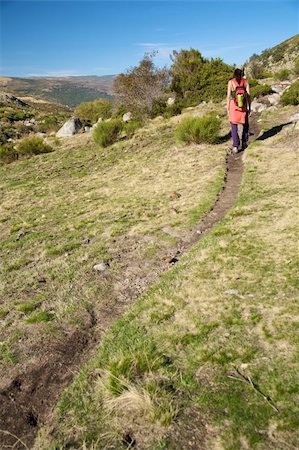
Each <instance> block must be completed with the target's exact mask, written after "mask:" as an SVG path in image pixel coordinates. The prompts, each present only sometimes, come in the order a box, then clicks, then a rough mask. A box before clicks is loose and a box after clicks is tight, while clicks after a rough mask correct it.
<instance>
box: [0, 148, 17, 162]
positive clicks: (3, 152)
mask: <svg viewBox="0 0 299 450" xmlns="http://www.w3.org/2000/svg"><path fill="white" fill-rule="evenodd" d="M18 157H19V155H18V152H17V151H16V149H15V148H14V146H13V145H12V144H3V145H0V163H2V164H9V163H11V162H13V161H16V160H17V159H18Z"/></svg>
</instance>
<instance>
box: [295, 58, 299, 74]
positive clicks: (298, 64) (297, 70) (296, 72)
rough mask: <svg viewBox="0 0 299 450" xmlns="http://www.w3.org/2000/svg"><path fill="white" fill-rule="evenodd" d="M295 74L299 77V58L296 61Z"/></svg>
mask: <svg viewBox="0 0 299 450" xmlns="http://www.w3.org/2000/svg"><path fill="white" fill-rule="evenodd" d="M294 73H295V75H299V56H298V58H296V59H295V66H294Z"/></svg>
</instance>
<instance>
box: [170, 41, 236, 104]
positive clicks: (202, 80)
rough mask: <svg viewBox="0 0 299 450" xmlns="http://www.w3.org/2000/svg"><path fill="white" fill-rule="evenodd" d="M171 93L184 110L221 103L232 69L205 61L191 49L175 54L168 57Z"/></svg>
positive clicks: (215, 62) (212, 61) (219, 63)
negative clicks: (210, 103) (181, 103)
mask: <svg viewBox="0 0 299 450" xmlns="http://www.w3.org/2000/svg"><path fill="white" fill-rule="evenodd" d="M171 59H172V62H173V64H172V66H171V69H170V75H171V86H170V88H171V90H172V91H173V92H175V93H176V95H177V97H178V98H181V99H182V100H183V101H184V103H185V106H189V105H193V104H196V103H198V102H200V101H203V100H206V101H208V100H214V101H220V100H222V99H223V98H224V97H225V94H226V88H227V82H228V80H229V79H230V78H231V76H232V72H233V67H232V66H229V65H227V64H225V63H224V62H223V61H222V60H221V59H220V58H215V59H213V58H212V59H211V60H209V59H206V58H204V57H203V56H202V54H201V53H200V52H199V51H198V50H195V49H193V48H191V49H190V50H181V51H180V52H177V51H174V52H173V55H172V57H171Z"/></svg>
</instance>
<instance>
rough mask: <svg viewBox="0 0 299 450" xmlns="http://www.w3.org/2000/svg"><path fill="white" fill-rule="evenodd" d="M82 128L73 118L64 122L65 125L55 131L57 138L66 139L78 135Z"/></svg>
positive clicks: (78, 120)
mask: <svg viewBox="0 0 299 450" xmlns="http://www.w3.org/2000/svg"><path fill="white" fill-rule="evenodd" d="M81 128H82V123H81V121H80V119H78V117H73V118H72V119H70V120H68V121H67V122H65V124H64V125H63V126H62V127H61V128H60V130H58V131H57V133H56V136H57V137H67V136H73V135H74V134H76V133H78V131H79V130H81Z"/></svg>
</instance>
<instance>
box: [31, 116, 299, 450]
mask: <svg viewBox="0 0 299 450" xmlns="http://www.w3.org/2000/svg"><path fill="white" fill-rule="evenodd" d="M285 113H286V111H285V110H281V117H279V114H280V112H277V111H276V117H275V120H278V121H279V120H280V123H284V114H285ZM266 120H268V121H269V117H268V116H267V117H266ZM265 123H266V122H265ZM268 126H269V123H268ZM297 142H298V130H297V131H295V130H294V128H293V127H292V126H291V127H289V128H284V129H283V130H282V131H281V133H280V134H278V135H276V136H274V137H271V138H269V139H267V140H260V141H257V142H255V143H253V144H251V145H250V147H249V149H248V150H247V151H246V155H245V174H244V178H243V184H242V188H241V192H240V195H239V199H238V201H237V204H236V205H235V207H234V208H233V209H232V210H231V212H230V213H229V214H228V215H227V217H226V218H225V220H223V221H222V222H221V223H219V224H218V225H217V226H216V227H215V228H214V229H213V230H212V231H211V233H209V234H208V235H207V236H206V237H205V238H204V239H203V240H202V241H200V242H199V243H198V244H196V245H195V246H194V247H193V248H192V250H191V251H190V252H189V253H188V254H186V255H185V256H184V257H183V258H182V259H181V261H180V262H179V263H178V264H177V265H176V266H175V267H174V268H173V269H172V270H171V271H169V272H168V273H167V274H165V275H164V276H163V277H162V279H161V281H160V282H159V283H158V284H156V285H155V286H153V287H152V288H151V289H150V290H149V291H148V292H147V293H146V294H145V295H143V296H142V297H141V298H140V299H139V300H138V302H137V303H136V304H135V305H134V306H133V307H132V308H131V311H130V312H129V313H128V314H126V315H125V316H124V317H123V318H122V319H121V320H120V321H118V322H117V323H116V324H115V325H114V326H113V328H112V330H111V332H110V333H109V334H108V335H107V336H106V337H105V339H104V342H103V343H102V345H101V346H100V348H99V351H98V354H97V355H96V357H95V358H94V359H93V360H92V361H91V362H90V363H89V364H88V365H87V366H86V367H85V368H84V369H83V370H81V372H80V374H79V375H78V377H77V380H76V382H75V383H74V384H73V385H71V386H70V387H69V388H68V389H67V391H66V393H65V394H64V395H63V396H62V398H61V400H60V402H59V405H58V407H57V411H56V417H55V420H54V423H53V426H52V427H51V430H50V431H51V432H50V434H49V433H48V430H43V431H42V432H41V434H40V438H39V440H38V441H37V444H36V448H38V449H41V448H45V449H46V448H47V449H66V448H82V449H83V448H84V449H96V448H99V449H100V448H101V449H116V448H117V449H122V448H123V449H125V448H126V449H128V448H138V449H151V450H153V449H155V450H158V449H159V450H162V449H177V450H179V449H180V450H181V449H198V448H203V449H204V448H208V449H216V448H217V449H231V450H233V449H235V450H239V449H252V448H256V449H271V450H272V449H295V448H298V446H299V441H298V433H297V431H298V425H299V423H298V417H299V411H298V395H299V391H298V386H299V383H298V381H299V380H298V373H299V361H298V353H296V347H297V345H298V310H297V306H296V299H297V298H298V280H297V279H296V272H297V271H296V261H297V256H298V255H297V246H296V243H297V242H298V214H297V213H298V211H296V203H297V188H298V185H297V178H296V176H297V175H298V174H296V167H297V164H296V161H297V159H296V150H298V147H297V144H296V143H297ZM189 151H191V152H192V147H191V148H190V149H189V150H188V151H187V155H188V154H189ZM214 151H215V152H216V148H215V149H213V151H212V152H209V155H210V156H209V157H211V156H212V154H214ZM215 156H216V153H215V154H214V157H215ZM297 157H298V155H297ZM172 159H173V158H172ZM196 159H197V158H196ZM203 160H204V159H203V158H200V163H199V165H198V168H197V170H198V169H199V167H200V165H201V162H202V161H203ZM198 162H199V160H198ZM188 172H189V174H190V175H191V177H192V170H191V172H190V166H189V170H188ZM205 173H207V172H205ZM201 178H202V176H199V174H198V176H197V177H196V180H198V179H201ZM182 181H183V180H182ZM190 182H191V178H190V179H189V181H188V188H189V186H190ZM197 182H198V181H196V183H197ZM193 183H194V181H193V182H191V185H193ZM183 186H185V187H184V189H186V185H182V186H181V189H183ZM183 217H184V220H186V219H187V218H188V215H184V216H183ZM156 220H157V218H155V219H154V221H153V222H152V221H151V228H152V227H153V224H154V223H155V222H156ZM161 220H162V219H161ZM160 223H161V222H160ZM181 225H182V223H181ZM144 226H145V227H146V222H145V223H144V224H143V225H142V228H143V227H144ZM139 227H140V225H138V226H137V229H138V228H139ZM139 229H140V228H139ZM297 269H298V266H297ZM297 350H298V347H297Z"/></svg>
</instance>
